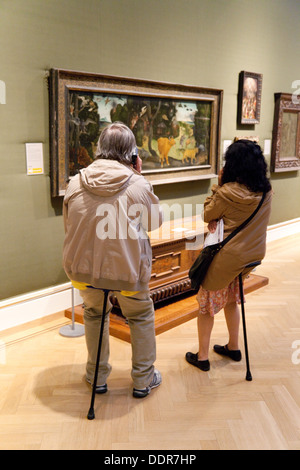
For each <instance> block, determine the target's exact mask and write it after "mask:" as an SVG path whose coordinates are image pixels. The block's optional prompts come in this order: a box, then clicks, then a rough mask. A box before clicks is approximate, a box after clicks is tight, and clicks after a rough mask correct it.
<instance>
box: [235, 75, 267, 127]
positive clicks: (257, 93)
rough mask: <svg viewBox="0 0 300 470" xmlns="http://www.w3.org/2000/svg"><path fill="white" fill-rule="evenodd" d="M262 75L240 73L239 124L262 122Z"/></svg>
mask: <svg viewBox="0 0 300 470" xmlns="http://www.w3.org/2000/svg"><path fill="white" fill-rule="evenodd" d="M261 92H262V74H259V73H252V72H240V76H239V94H238V123H239V124H258V123H259V122H260V108H261Z"/></svg>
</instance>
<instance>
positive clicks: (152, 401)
mask: <svg viewBox="0 0 300 470" xmlns="http://www.w3.org/2000/svg"><path fill="white" fill-rule="evenodd" d="M299 246H300V236H298V235H297V236H291V237H288V238H285V239H282V240H279V241H275V242H272V243H270V244H269V245H268V253H267V256H266V258H265V260H264V262H263V264H262V265H261V266H260V267H259V268H258V269H257V271H256V272H257V274H261V275H265V276H267V277H269V279H270V282H269V285H268V286H266V287H264V288H262V289H260V290H259V291H256V292H253V293H251V294H249V295H248V296H247V303H246V315H247V328H248V343H249V352H250V362H251V370H252V375H253V381H252V382H247V381H245V361H244V359H243V360H242V362H240V363H232V362H230V361H228V360H226V359H225V358H222V357H219V356H217V355H216V354H215V353H214V352H211V354H210V361H211V370H210V372H208V373H207V372H201V371H200V370H198V369H196V368H194V367H193V366H191V365H189V364H188V363H187V362H186V361H185V359H184V356H185V353H186V351H189V350H190V351H193V352H196V351H197V330H196V320H195V319H193V320H190V321H189V322H187V323H185V324H183V325H180V326H178V327H176V328H174V329H172V330H170V331H167V332H165V333H162V334H161V335H159V336H158V337H157V362H156V366H157V368H158V369H159V370H160V371H161V373H162V377H163V383H162V385H161V386H160V387H159V388H158V389H156V390H153V391H152V392H151V394H150V395H149V397H147V398H146V399H143V400H137V399H134V398H133V397H132V394H131V393H132V388H131V387H132V383H131V378H130V358H131V350H130V344H128V343H127V342H123V341H121V340H119V339H116V338H113V337H112V338H111V364H112V366H113V370H112V373H111V376H110V378H109V380H108V386H109V392H108V393H107V394H106V395H103V396H96V401H95V412H96V419H95V420H94V421H88V420H87V419H86V415H87V411H88V408H89V403H90V389H89V388H88V387H87V385H86V384H85V381H84V373H85V360H86V346H85V339H84V337H79V338H66V337H63V336H61V335H60V334H59V328H60V327H61V326H62V325H64V324H66V323H69V320H68V319H66V318H65V317H64V314H63V312H61V313H59V314H56V315H54V316H51V317H49V318H47V319H46V320H45V319H44V320H41V321H38V322H35V323H32V324H29V325H27V326H26V327H24V326H23V327H19V328H16V329H12V330H9V331H6V332H3V333H2V334H1V335H0V341H1V343H0V346H2V347H0V389H1V394H0V449H1V450H3V449H10V450H12V449H25V450H28V449H34V450H39V449H41V450H43V449H44V450H54V449H55V450H63V449H69V450H72V449H105V450H110V451H117V450H140V449H145V450H146V449H149V450H188V449H192V450H196V449H198V450H201V449H221V450H225V449H233V450H245V449H251V450H254V449H265V450H268V449H270V450H279V449H284V450H292V449H293V450H296V449H297V450H300V269H299V267H300V250H299ZM226 339H227V336H226V327H225V322H224V316H223V313H222V312H221V313H219V314H218V315H217V317H216V320H215V327H214V330H213V335H212V345H213V344H214V343H215V342H216V343H221V344H223V343H224V342H226ZM241 347H243V342H242V332H241ZM298 362H299V363H298Z"/></svg>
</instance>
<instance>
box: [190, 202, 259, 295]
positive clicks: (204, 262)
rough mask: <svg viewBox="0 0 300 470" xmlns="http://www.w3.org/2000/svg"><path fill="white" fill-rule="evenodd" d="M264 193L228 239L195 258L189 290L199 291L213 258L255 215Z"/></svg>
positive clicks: (207, 248)
mask: <svg viewBox="0 0 300 470" xmlns="http://www.w3.org/2000/svg"><path fill="white" fill-rule="evenodd" d="M265 196H266V193H263V195H262V198H261V200H260V202H259V204H258V206H257V208H256V209H255V211H254V212H253V214H251V215H250V217H248V219H246V220H245V221H244V222H243V223H242V224H241V225H240V226H239V227H237V228H236V229H235V230H234V231H233V232H232V233H231V234H230V235H228V237H226V238H225V239H224V240H223V241H222V242H219V243H215V244H214V245H208V246H206V247H205V248H203V250H202V251H201V253H200V255H199V256H198V257H197V259H196V261H195V262H194V264H193V265H192V267H191V268H190V270H189V278H190V280H191V288H192V289H193V290H197V291H198V290H199V289H200V286H201V284H202V282H203V280H204V278H205V276H206V273H207V270H208V268H209V266H210V264H211V262H212V260H213V259H214V256H215V255H216V254H217V253H218V252H219V251H220V250H221V248H223V246H224V245H226V243H228V242H229V240H231V239H232V238H233V237H234V236H235V235H236V234H237V233H238V232H240V231H241V230H242V229H243V228H244V227H245V226H246V225H247V224H248V223H249V222H250V220H251V219H252V218H253V217H254V216H255V214H257V212H258V211H259V209H260V208H261V206H262V203H263V202H264V199H265Z"/></svg>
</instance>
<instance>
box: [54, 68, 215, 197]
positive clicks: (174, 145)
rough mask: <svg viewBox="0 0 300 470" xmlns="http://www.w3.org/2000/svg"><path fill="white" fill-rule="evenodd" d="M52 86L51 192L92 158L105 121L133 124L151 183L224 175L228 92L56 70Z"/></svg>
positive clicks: (59, 189)
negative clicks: (224, 103)
mask: <svg viewBox="0 0 300 470" xmlns="http://www.w3.org/2000/svg"><path fill="white" fill-rule="evenodd" d="M49 91H50V168H51V194H52V196H53V197H56V196H63V195H64V193H65V189H66V185H67V183H68V181H69V178H70V177H71V176H72V175H73V174H76V172H78V171H79V170H80V168H82V167H84V166H87V165H88V164H90V163H91V162H92V161H93V158H94V151H95V146H96V143H97V140H98V138H99V135H100V132H101V130H102V128H103V126H105V125H107V123H109V122H110V121H115V120H120V121H123V122H125V124H127V125H128V126H129V127H130V128H132V130H133V132H134V134H135V136H136V140H137V145H138V148H139V154H140V156H141V158H142V160H143V170H142V174H143V175H144V176H145V177H146V178H147V179H148V180H149V181H150V182H151V183H152V184H153V185H157V184H160V185H163V184H167V183H175V182H184V181H192V180H199V179H207V178H213V177H215V176H216V175H217V173H218V170H219V158H220V127H221V112H222V98H223V90H216V89H210V88H201V87H196V86H188V85H178V84H171V83H165V82H154V81H148V80H140V79H133V78H124V77H116V76H108V75H99V74H94V73H85V72H76V71H70V70H63V69H51V70H50V74H49ZM159 139H161V140H160V141H159ZM159 143H160V144H161V145H159ZM162 149H163V150H162ZM168 149H169V150H168ZM170 149H171V150H170ZM163 157H165V159H163Z"/></svg>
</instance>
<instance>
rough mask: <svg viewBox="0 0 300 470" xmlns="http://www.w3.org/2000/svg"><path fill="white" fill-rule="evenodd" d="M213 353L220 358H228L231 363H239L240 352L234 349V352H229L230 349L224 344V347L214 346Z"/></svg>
mask: <svg viewBox="0 0 300 470" xmlns="http://www.w3.org/2000/svg"><path fill="white" fill-rule="evenodd" d="M214 351H215V352H216V353H217V354H221V356H227V357H230V359H232V360H233V361H236V362H239V361H240V360H241V359H242V353H241V351H240V350H239V349H236V350H234V351H233V350H230V349H228V347H227V344H226V346H219V345H218V344H215V345H214Z"/></svg>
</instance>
